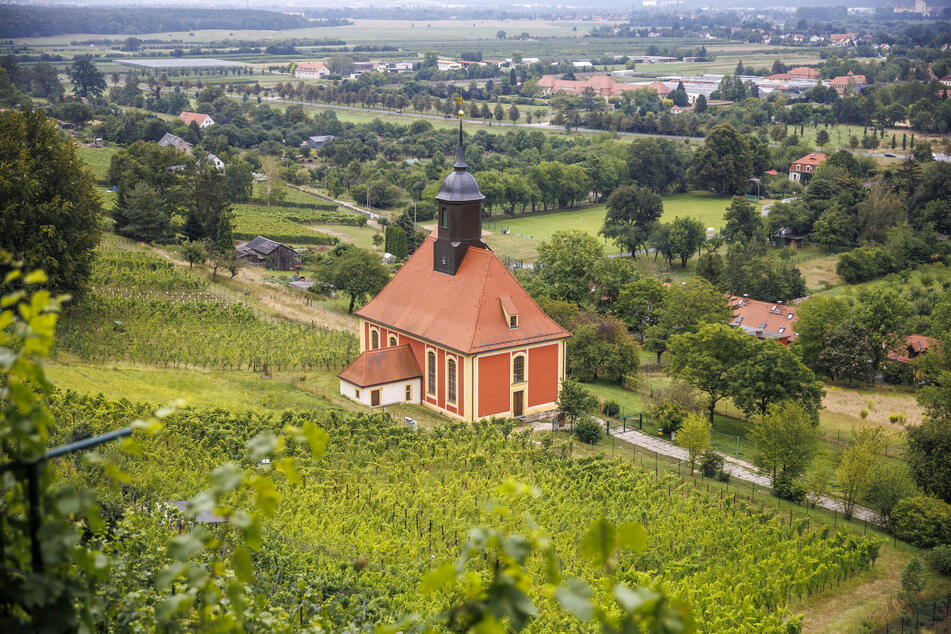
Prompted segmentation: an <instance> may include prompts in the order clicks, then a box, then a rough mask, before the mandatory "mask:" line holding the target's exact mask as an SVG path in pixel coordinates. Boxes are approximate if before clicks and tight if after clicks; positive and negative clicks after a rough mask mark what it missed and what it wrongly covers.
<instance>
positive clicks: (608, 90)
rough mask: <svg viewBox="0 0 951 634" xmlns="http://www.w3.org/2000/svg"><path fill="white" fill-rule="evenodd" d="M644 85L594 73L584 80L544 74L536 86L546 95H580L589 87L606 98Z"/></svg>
mask: <svg viewBox="0 0 951 634" xmlns="http://www.w3.org/2000/svg"><path fill="white" fill-rule="evenodd" d="M653 83H654V84H659V85H660V86H663V87H664V89H665V90H667V92H670V90H669V89H667V87H666V86H664V85H663V84H661V83H660V82H653ZM644 86H646V84H644V85H640V86H639V85H634V84H620V83H618V82H616V81H614V80H613V79H611V78H610V77H608V76H607V75H595V76H593V77H589V78H588V79H587V80H585V81H577V80H572V79H558V78H557V77H556V76H555V75H545V76H544V77H542V78H541V79H539V80H538V87H539V88H541V89H542V93H544V94H546V95H550V94H552V93H556V92H565V93H570V94H573V95H580V94H582V93H584V91H585V90H586V89H587V88H591V89H592V90H594V92H595V94H596V95H598V96H599V97H604V98H607V97H616V96H618V95H620V94H621V93H623V92H624V91H626V90H634V89H635V88H643V87H644ZM664 94H666V93H664Z"/></svg>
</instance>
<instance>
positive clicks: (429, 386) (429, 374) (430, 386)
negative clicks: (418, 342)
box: [426, 350, 436, 395]
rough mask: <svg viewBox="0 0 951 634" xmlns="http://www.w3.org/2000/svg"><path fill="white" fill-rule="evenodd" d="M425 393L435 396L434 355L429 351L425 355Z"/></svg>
mask: <svg viewBox="0 0 951 634" xmlns="http://www.w3.org/2000/svg"><path fill="white" fill-rule="evenodd" d="M426 365H427V366H428V367H427V368H426V393H427V394H431V395H435V394H436V353H435V352H433V351H432V350H430V351H429V352H428V353H426Z"/></svg>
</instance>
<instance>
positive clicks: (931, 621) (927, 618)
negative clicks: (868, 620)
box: [873, 592, 951, 634]
mask: <svg viewBox="0 0 951 634" xmlns="http://www.w3.org/2000/svg"><path fill="white" fill-rule="evenodd" d="M948 617H951V592H949V593H946V594H945V595H944V596H943V597H935V598H932V599H928V600H925V601H923V602H921V603H919V604H918V605H917V607H915V608H914V610H913V611H911V610H909V612H908V613H907V614H902V615H901V616H900V617H898V618H897V619H894V620H892V621H889V622H888V623H886V624H885V625H883V626H882V627H880V628H878V629H876V630H873V632H874V634H892V633H893V632H894V634H904V633H905V632H919V631H921V629H922V628H924V629H927V630H929V631H933V630H934V628H935V625H937V624H938V623H941V622H943V621H945V620H946V619H947V618H948Z"/></svg>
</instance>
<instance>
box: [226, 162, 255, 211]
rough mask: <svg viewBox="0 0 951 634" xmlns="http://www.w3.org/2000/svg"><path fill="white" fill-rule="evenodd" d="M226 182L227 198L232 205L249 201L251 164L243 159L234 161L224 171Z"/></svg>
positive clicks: (252, 179) (252, 176)
mask: <svg viewBox="0 0 951 634" xmlns="http://www.w3.org/2000/svg"><path fill="white" fill-rule="evenodd" d="M225 180H226V181H227V182H228V197H229V198H230V200H231V202H233V203H245V202H248V201H249V200H251V194H252V193H253V186H254V175H253V170H252V168H251V164H250V163H248V162H247V161H245V160H244V159H240V158H239V159H234V160H233V161H231V162H230V163H228V167H227V168H226V169H225Z"/></svg>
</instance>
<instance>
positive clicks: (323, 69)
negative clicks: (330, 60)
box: [294, 62, 330, 79]
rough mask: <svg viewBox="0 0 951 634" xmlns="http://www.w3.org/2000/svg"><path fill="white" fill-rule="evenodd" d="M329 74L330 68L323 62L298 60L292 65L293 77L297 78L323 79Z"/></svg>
mask: <svg viewBox="0 0 951 634" xmlns="http://www.w3.org/2000/svg"><path fill="white" fill-rule="evenodd" d="M328 75H330V69H329V68H327V64H325V63H324V62H300V63H299V64H297V66H295V67H294V77H297V78H298V79H323V78H324V77H327V76H328Z"/></svg>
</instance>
